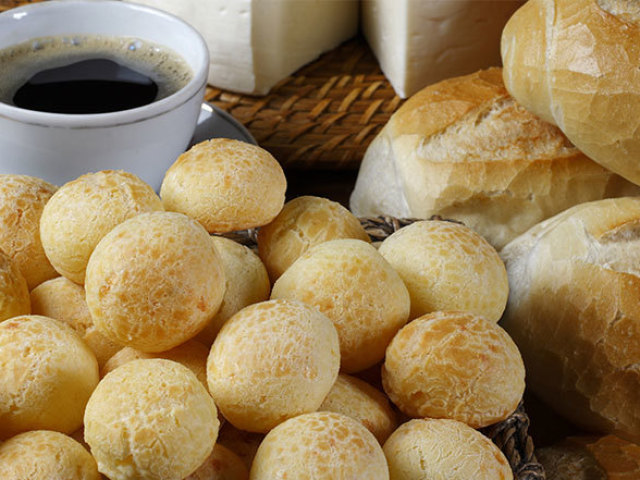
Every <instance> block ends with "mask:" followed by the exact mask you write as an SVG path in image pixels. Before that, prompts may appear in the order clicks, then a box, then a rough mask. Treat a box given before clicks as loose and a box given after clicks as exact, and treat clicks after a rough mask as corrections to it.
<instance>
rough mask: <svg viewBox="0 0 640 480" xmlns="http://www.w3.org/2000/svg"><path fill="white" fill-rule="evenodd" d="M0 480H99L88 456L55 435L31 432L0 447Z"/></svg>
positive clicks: (70, 439)
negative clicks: (0, 479)
mask: <svg viewBox="0 0 640 480" xmlns="http://www.w3.org/2000/svg"><path fill="white" fill-rule="evenodd" d="M0 478H2V480H26V479H28V480H51V479H54V478H60V479H63V478H64V479H65V480H100V478H101V476H100V474H99V473H98V466H97V465H96V461H95V460H94V459H93V457H92V456H91V454H90V453H89V452H88V451H87V450H85V449H84V448H83V446H82V445H81V444H80V443H78V442H76V441H75V440H74V439H73V438H71V437H68V436H67V435H65V434H63V433H59V432H52V431H48V430H32V431H30V432H25V433H21V434H19V435H16V436H15V437H11V438H10V439H9V440H7V441H6V442H4V443H3V444H2V445H0Z"/></svg>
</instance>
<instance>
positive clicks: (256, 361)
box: [207, 300, 340, 433]
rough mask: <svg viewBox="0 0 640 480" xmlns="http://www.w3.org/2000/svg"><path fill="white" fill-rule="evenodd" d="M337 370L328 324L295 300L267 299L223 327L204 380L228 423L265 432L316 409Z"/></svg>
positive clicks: (336, 352)
mask: <svg viewBox="0 0 640 480" xmlns="http://www.w3.org/2000/svg"><path fill="white" fill-rule="evenodd" d="M339 367H340V347H339V344H338V334H337V332H336V329H335V327H334V326H333V323H331V320H329V319H328V318H327V317H326V316H325V315H323V314H322V313H320V312H319V311H318V310H316V309H315V308H312V307H311V306H308V305H305V304H303V303H300V302H293V301H288V300H268V301H266V302H261V303H256V304H255V305H250V306H248V307H245V308H243V309H242V310H240V311H239V312H238V313H236V314H235V315H234V316H233V317H231V318H230V319H229V320H228V321H227V323H225V324H224V326H223V327H222V329H221V330H220V333H218V336H217V337H216V339H215V341H214V342H213V345H212V347H211V352H210V353H209V358H208V359H207V381H208V383H209V391H210V392H211V396H213V398H214V400H215V402H216V405H217V406H218V408H219V409H220V411H221V412H222V414H223V415H224V417H225V418H226V419H227V420H229V422H231V423H232V424H233V425H234V426H236V427H237V428H241V429H242V430H248V431H251V432H260V433H266V432H268V431H269V430H271V429H272V428H273V427H275V426H276V425H278V424H279V423H281V422H283V421H284V420H286V419H287V418H291V417H295V416H297V415H301V414H303V413H308V412H314V411H316V410H317V409H318V407H319V406H320V404H321V403H322V400H323V399H324V398H325V397H326V396H327V393H329V390H330V389H331V386H332V385H333V383H334V382H335V380H336V377H337V376H338V368H339Z"/></svg>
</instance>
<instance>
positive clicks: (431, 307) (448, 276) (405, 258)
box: [378, 220, 509, 322]
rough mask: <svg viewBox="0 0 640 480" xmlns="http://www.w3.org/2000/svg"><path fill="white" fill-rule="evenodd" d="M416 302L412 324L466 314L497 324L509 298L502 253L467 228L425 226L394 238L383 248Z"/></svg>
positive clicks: (415, 226) (427, 222)
mask: <svg viewBox="0 0 640 480" xmlns="http://www.w3.org/2000/svg"><path fill="white" fill-rule="evenodd" d="M378 251H379V252H380V255H382V257H383V258H384V259H385V260H386V261H387V262H389V264H390V265H391V266H392V267H393V268H394V269H395V270H396V271H397V272H398V274H400V277H401V278H402V280H403V281H404V283H405V285H406V286H407V290H409V296H410V297H411V315H410V318H416V317H419V316H421V315H424V314H425V313H431V312H435V311H444V310H464V311H466V312H471V313H475V314H477V315H481V316H483V317H484V318H486V319H487V320H491V321H493V322H497V321H498V320H499V319H500V316H501V315H502V312H503V311H504V307H505V306H506V304H507V297H508V295H509V285H508V283H507V272H506V270H505V268H504V263H502V260H501V259H500V256H499V255H498V252H497V251H496V249H495V248H493V247H492V246H491V245H489V243H487V241H486V240H485V239H484V238H483V237H482V236H481V235H479V234H478V233H476V232H474V231H473V230H472V229H470V228H469V227H467V226H465V225H460V224H459V223H454V222H445V221H438V220H423V221H417V222H414V223H412V224H411V225H407V226H406V227H403V228H401V229H399V230H398V231H396V232H394V233H393V234H391V235H389V236H388V237H387V238H386V239H385V240H384V241H383V242H382V244H381V245H380V247H379V248H378Z"/></svg>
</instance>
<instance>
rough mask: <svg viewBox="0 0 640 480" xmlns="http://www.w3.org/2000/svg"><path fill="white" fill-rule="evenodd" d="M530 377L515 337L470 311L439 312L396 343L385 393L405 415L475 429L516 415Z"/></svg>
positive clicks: (401, 335)
mask: <svg viewBox="0 0 640 480" xmlns="http://www.w3.org/2000/svg"><path fill="white" fill-rule="evenodd" d="M524 376H525V371H524V364H523V362H522V357H521V355H520V352H519V351H518V348H517V347H516V345H515V344H514V343H513V340H511V338H510V337H509V335H507V333H506V332H505V331H504V330H503V329H502V328H501V327H500V326H498V325H496V324H495V322H492V321H489V320H486V319H484V318H483V317H480V316H478V315H474V314H471V313H467V312H434V313H430V314H427V315H423V316H422V317H419V318H417V319H415V320H413V321H411V322H409V323H408V324H407V325H406V326H404V327H403V328H402V329H401V330H400V331H399V332H398V334H397V335H396V336H395V337H394V338H393V340H392V341H391V344H390V345H389V348H387V354H386V357H385V361H384V365H383V367H382V385H383V387H384V390H385V392H387V395H388V396H389V398H390V399H391V401H392V402H393V403H394V404H395V405H396V406H397V407H398V408H399V409H400V410H401V411H402V412H404V413H405V414H407V415H409V416H410V417H414V418H423V417H430V418H449V419H452V420H457V421H460V422H464V423H466V424H467V425H469V426H471V427H473V428H480V427H486V426H488V425H492V424H494V423H497V422H500V421H502V420H505V419H506V418H507V417H508V416H509V415H511V414H512V413H513V412H514V411H515V409H516V408H517V407H518V403H519V402H520V400H521V399H522V395H523V393H524V387H525V382H524Z"/></svg>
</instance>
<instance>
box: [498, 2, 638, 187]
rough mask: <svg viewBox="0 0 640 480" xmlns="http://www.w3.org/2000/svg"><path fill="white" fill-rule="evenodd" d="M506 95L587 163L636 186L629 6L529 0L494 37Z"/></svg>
mask: <svg viewBox="0 0 640 480" xmlns="http://www.w3.org/2000/svg"><path fill="white" fill-rule="evenodd" d="M501 49H502V60H503V64H504V81H505V84H506V87H507V89H508V90H509V92H510V93H511V95H513V96H514V97H515V99H516V100H517V101H518V102H519V103H521V104H522V105H523V106H524V107H526V108H527V109H529V110H530V111H532V112H533V113H535V114H536V115H538V116H540V117H541V118H543V119H545V120H546V121H548V122H551V123H554V124H555V125H558V127H560V129H561V130H562V131H563V132H564V133H565V135H566V136H567V137H568V138H569V140H570V141H571V142H572V143H573V144H574V145H576V146H577V147H578V148H579V149H580V150H581V151H582V152H584V153H585V154H586V155H588V156H589V157H590V158H592V159H593V160H595V161H596V162H598V163H600V164H601V165H603V166H605V167H606V168H608V169H609V170H612V171H614V172H616V173H618V174H619V175H622V176H623V177H625V178H627V179H628V180H630V181H632V182H634V183H640V161H638V159H639V158H640V117H638V113H637V112H638V109H639V108H640V87H639V85H640V9H639V8H638V2H637V1H636V0H554V1H550V0H532V1H529V2H527V3H526V4H525V5H524V6H523V7H521V8H520V9H519V10H518V11H517V12H516V13H515V14H514V15H513V16H512V17H511V18H510V20H509V21H508V22H507V24H506V26H505V28H504V30H503V34H502V45H501Z"/></svg>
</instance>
